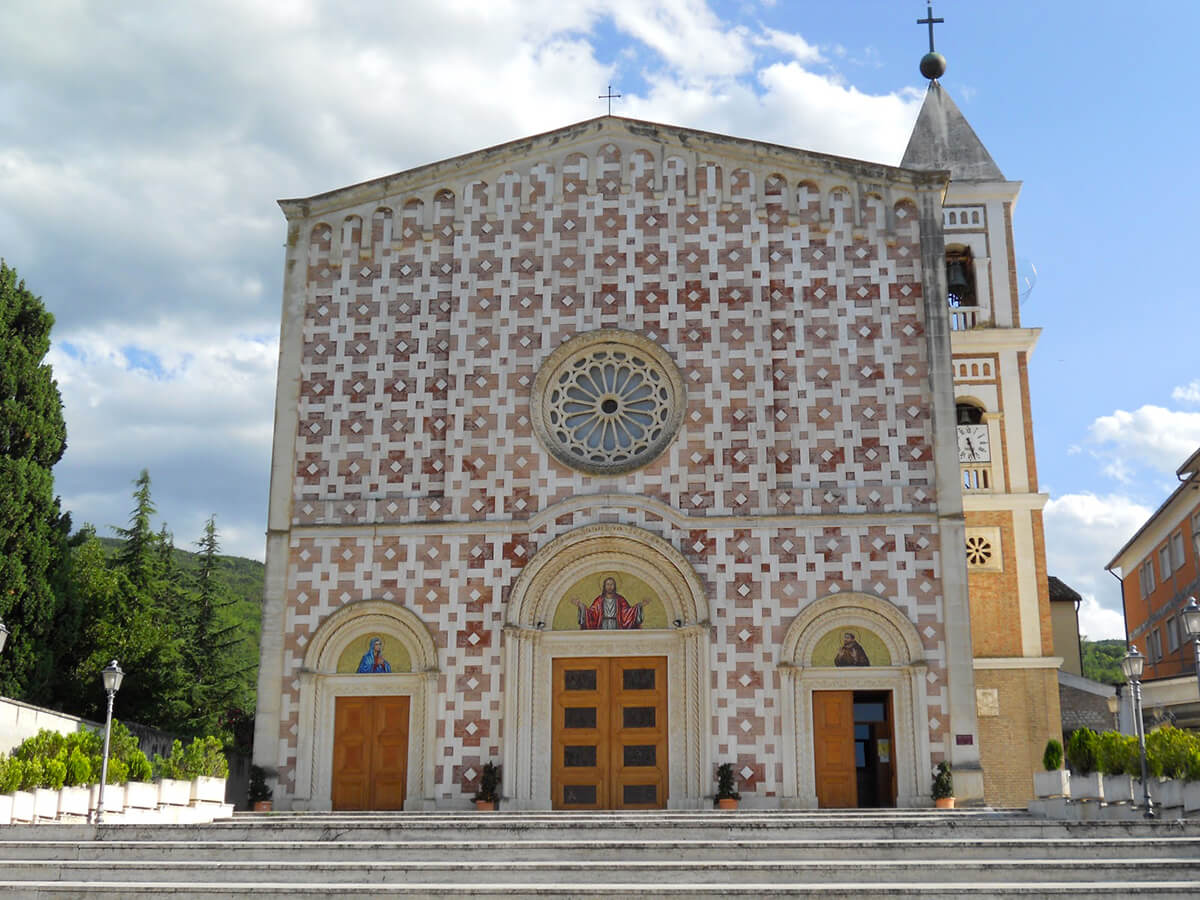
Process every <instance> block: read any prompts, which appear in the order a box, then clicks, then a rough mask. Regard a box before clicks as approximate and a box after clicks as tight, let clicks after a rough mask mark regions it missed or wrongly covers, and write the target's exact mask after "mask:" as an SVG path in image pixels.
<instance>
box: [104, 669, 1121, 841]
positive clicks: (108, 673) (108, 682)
mask: <svg viewBox="0 0 1200 900" xmlns="http://www.w3.org/2000/svg"><path fill="white" fill-rule="evenodd" d="M100 675H101V677H102V678H103V679H104V693H106V694H108V715H107V717H106V718H105V720H104V756H103V757H102V762H101V763H100V792H99V794H98V795H97V797H96V824H97V825H99V824H100V823H101V822H103V821H104V784H105V782H107V781H108V742H109V739H110V738H111V737H112V711H113V698H114V697H116V696H117V691H119V690H120V689H121V681H122V679H124V677H125V673H124V672H123V671H122V670H121V667H120V666H118V665H117V661H116V660H115V659H114V660H113V661H112V662H110V663H109V664H108V665H107V666H105V667H104V669H103V671H101V672H100ZM1143 768H1144V767H1143Z"/></svg>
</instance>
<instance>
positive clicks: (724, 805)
mask: <svg viewBox="0 0 1200 900" xmlns="http://www.w3.org/2000/svg"><path fill="white" fill-rule="evenodd" d="M716 799H717V809H737V808H738V801H739V800H741V799H742V795H741V794H739V793H738V792H737V791H736V790H735V788H734V783H733V763H721V764H720V765H719V766H717V798H716Z"/></svg>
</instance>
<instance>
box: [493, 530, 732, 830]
mask: <svg viewBox="0 0 1200 900" xmlns="http://www.w3.org/2000/svg"><path fill="white" fill-rule="evenodd" d="M605 571H623V572H628V573H629V574H630V575H631V576H633V577H636V578H639V579H641V580H642V581H643V582H644V583H645V584H646V585H647V587H649V588H650V589H651V590H652V591H653V592H654V593H655V594H656V596H657V598H658V599H659V600H660V601H661V602H662V604H663V606H664V607H665V609H666V613H667V621H668V622H669V623H671V624H672V626H673V627H668V628H659V629H645V630H642V629H637V630H627V631H573V630H568V631H544V630H542V629H541V628H540V627H539V625H540V624H541V625H544V623H546V622H550V621H552V620H553V614H554V610H555V609H556V608H557V606H558V604H559V602H560V601H561V600H562V599H563V596H564V593H565V592H566V591H567V590H568V589H569V588H570V587H571V586H572V585H574V584H577V583H578V582H579V581H580V580H581V579H583V578H585V577H587V576H589V575H592V574H596V573H599V572H605ZM708 610H709V607H708V601H707V599H706V597H705V592H704V582H703V581H702V580H701V578H700V577H699V576H698V575H697V574H696V572H695V570H693V569H692V567H691V565H690V564H689V563H688V561H687V560H686V559H685V558H684V556H683V554H682V553H680V552H679V551H678V550H676V549H675V548H674V547H672V546H671V544H670V543H668V542H667V541H665V540H663V539H662V538H660V537H658V536H657V535H653V534H651V533H650V532H648V531H643V530H642V529H640V528H634V527H632V526H628V525H618V524H612V525H609V524H605V525H585V526H583V527H582V528H577V529H575V530H573V531H570V532H567V533H566V534H564V535H561V536H559V537H557V538H555V539H554V540H552V541H550V542H549V543H547V544H546V545H545V546H544V547H542V548H540V549H539V550H538V552H537V553H535V554H534V555H533V557H532V558H531V559H530V560H529V562H528V563H527V564H526V566H525V568H524V569H523V570H522V572H521V574H520V575H519V576H517V578H516V580H515V581H514V582H513V586H512V589H511V590H510V592H509V601H508V617H507V620H506V623H505V624H506V627H505V629H504V666H505V684H506V690H505V693H504V743H503V746H504V751H503V752H504V795H505V803H507V804H508V805H509V807H510V808H513V809H547V808H549V807H550V806H551V805H552V804H553V798H552V797H551V795H550V789H551V784H550V781H551V779H550V772H551V768H552V763H551V756H550V750H551V748H550V740H551V716H552V700H553V696H552V695H553V690H552V685H551V674H552V670H553V665H554V661H555V660H556V659H562V658H579V657H598V656H624V657H630V656H661V657H665V658H666V661H667V671H668V679H667V680H668V695H667V699H668V713H667V719H668V721H667V723H666V726H667V741H668V753H669V757H670V767H669V785H668V803H669V805H670V806H671V807H672V808H676V809H686V808H698V807H699V806H701V805H702V804H703V802H704V797H705V795H706V794H707V793H708V792H709V791H710V788H711V782H712V774H711V766H710V756H711V749H710V747H709V743H708V740H707V737H708V734H709V721H710V716H711V713H710V710H711V704H710V702H709V689H710V684H711V667H710V662H709V660H710V656H711V653H710V643H711V640H712V636H711V632H712V629H711V628H709V627H708V616H709V613H708ZM676 622H678V623H679V624H678V625H675V624H674V623H676Z"/></svg>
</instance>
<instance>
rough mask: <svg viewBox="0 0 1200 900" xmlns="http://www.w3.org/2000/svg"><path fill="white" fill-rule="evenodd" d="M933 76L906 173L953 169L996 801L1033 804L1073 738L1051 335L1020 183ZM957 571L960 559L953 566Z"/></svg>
mask: <svg viewBox="0 0 1200 900" xmlns="http://www.w3.org/2000/svg"><path fill="white" fill-rule="evenodd" d="M936 21H940V20H935V19H933V17H932V13H931V14H930V15H929V17H928V19H927V20H920V24H929V27H930V32H931V35H930V52H929V53H928V54H927V55H926V56H925V57H924V58H923V59H922V61H921V73H922V74H923V75H924V76H925V77H926V78H929V79H930V83H929V88H928V91H927V92H926V95H925V101H924V103H923V105H922V107H921V111H920V114H919V115H918V117H917V122H916V125H915V126H914V127H913V131H912V135H911V136H910V138H909V142H908V147H907V148H906V150H905V152H904V158H903V160H902V162H901V165H902V166H904V167H905V168H913V169H923V170H943V171H948V172H949V173H950V183H949V186H948V187H947V190H946V194H945V199H944V201H943V207H942V228H943V235H944V240H945V257H944V265H945V267H946V284H947V298H946V302H947V303H948V305H949V306H950V326H951V340H950V343H951V351H952V354H953V370H954V395H955V417H956V423H955V431H956V437H957V444H958V459H959V465H960V469H961V476H962V482H961V483H962V490H963V498H962V499H963V510H964V514H965V525H966V542H965V546H964V547H963V553H964V555H965V560H966V567H967V578H968V591H969V597H970V607H971V635H972V644H973V647H972V652H973V656H974V667H975V690H976V707H977V713H978V717H979V737H980V743H981V747H980V758H981V762H982V764H983V769H984V794H985V798H986V800H987V802H988V803H990V804H992V805H1023V804H1024V803H1025V802H1026V801H1027V800H1028V799H1029V797H1030V795H1031V793H1032V786H1033V773H1034V772H1035V771H1038V770H1039V769H1040V767H1041V765H1040V760H1041V755H1042V750H1043V748H1044V746H1045V743H1046V740H1047V739H1048V738H1050V737H1061V715H1060V711H1059V701H1058V678H1057V669H1058V666H1059V663H1060V660H1059V659H1057V658H1056V657H1055V655H1054V648H1053V640H1052V633H1051V626H1050V601H1049V587H1048V584H1047V578H1046V553H1045V539H1044V532H1043V527H1042V509H1043V507H1044V506H1045V504H1046V501H1047V499H1048V497H1047V495H1045V494H1042V493H1039V491H1038V485H1037V468H1036V463H1035V457H1034V448H1033V422H1032V418H1031V411H1030V401H1029V373H1028V363H1029V357H1030V355H1031V354H1032V353H1033V348H1034V345H1035V344H1036V342H1037V338H1038V335H1039V330H1038V329H1036V328H1025V327H1022V324H1021V316H1020V305H1019V300H1020V298H1019V291H1018V285H1017V276H1016V255H1015V250H1014V240H1013V212H1014V210H1015V208H1016V203H1017V197H1018V195H1019V194H1020V189H1021V183H1020V182H1019V181H1009V180H1008V179H1006V178H1005V177H1004V175H1003V173H1002V172H1001V171H1000V168H999V166H997V165H996V163H995V161H994V160H993V159H992V157H991V154H990V153H988V151H987V148H986V147H984V145H983V143H982V142H981V141H980V139H979V137H978V136H977V135H976V134H975V131H974V129H972V128H971V126H970V124H969V123H968V122H967V120H966V118H965V117H964V116H963V114H962V113H961V112H960V111H959V109H958V107H957V105H956V104H955V103H954V101H953V100H952V99H951V98H950V96H949V94H948V93H947V92H946V91H945V90H944V89H943V87H942V86H941V84H940V83H939V81H938V79H939V78H940V77H941V76H942V75H943V74H944V73H945V71H946V61H945V59H944V58H943V57H942V56H941V54H939V53H936V52H934V50H933V39H932V28H933V22H936ZM948 564H949V561H948Z"/></svg>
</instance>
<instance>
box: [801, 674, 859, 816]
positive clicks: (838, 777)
mask: <svg viewBox="0 0 1200 900" xmlns="http://www.w3.org/2000/svg"><path fill="white" fill-rule="evenodd" d="M812 697H813V758H814V759H813V762H814V767H815V770H816V773H815V774H816V779H817V804H818V806H820V807H821V808H822V809H839V808H850V807H856V806H858V776H857V770H856V769H855V765H854V692H853V691H813V695H812Z"/></svg>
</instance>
